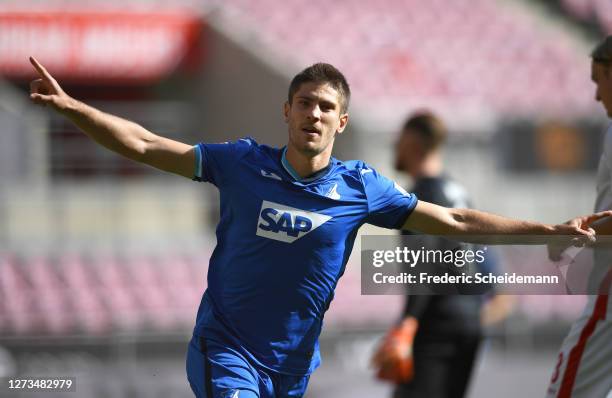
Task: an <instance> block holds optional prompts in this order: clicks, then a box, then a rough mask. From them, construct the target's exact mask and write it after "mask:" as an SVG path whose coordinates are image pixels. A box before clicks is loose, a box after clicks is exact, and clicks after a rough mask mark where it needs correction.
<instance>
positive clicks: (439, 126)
mask: <svg viewBox="0 0 612 398" xmlns="http://www.w3.org/2000/svg"><path fill="white" fill-rule="evenodd" d="M408 131H410V132H412V133H416V134H418V135H419V137H421V138H422V139H423V142H424V143H425V147H426V149H427V150H428V151H433V150H435V149H438V148H439V147H440V146H442V144H444V142H446V137H447V135H448V130H447V129H446V126H445V125H444V123H443V122H442V120H441V119H440V118H439V117H437V116H435V115H434V114H433V113H431V112H428V111H422V112H417V113H414V114H412V115H411V116H409V117H408V119H407V120H406V122H405V123H404V128H403V130H402V134H406V133H407V132H408Z"/></svg>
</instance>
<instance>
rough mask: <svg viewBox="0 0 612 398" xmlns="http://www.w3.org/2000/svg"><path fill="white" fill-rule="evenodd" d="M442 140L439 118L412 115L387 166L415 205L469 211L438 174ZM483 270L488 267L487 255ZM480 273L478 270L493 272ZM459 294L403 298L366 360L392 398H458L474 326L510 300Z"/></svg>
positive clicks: (461, 194)
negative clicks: (396, 317) (407, 184)
mask: <svg viewBox="0 0 612 398" xmlns="http://www.w3.org/2000/svg"><path fill="white" fill-rule="evenodd" d="M446 138H447V128H446V126H445V125H444V123H443V122H442V120H441V119H440V118H438V117H437V116H435V115H434V114H432V113H429V112H420V113H415V114H413V115H412V116H410V117H409V118H408V119H407V120H406V122H405V123H404V126H403V129H402V131H401V133H400V137H399V140H398V142H397V145H396V147H395V168H396V169H397V170H398V171H400V172H403V173H406V174H408V175H409V176H410V177H411V178H412V180H413V186H412V188H410V190H409V191H410V192H413V193H415V195H417V197H418V198H419V199H421V200H425V201H428V202H432V203H435V204H438V205H440V206H445V207H471V203H470V199H469V197H468V194H467V191H466V190H465V188H464V187H462V186H461V185H460V184H458V183H457V182H455V181H454V180H452V179H451V178H450V177H449V176H448V175H447V174H446V173H445V172H444V165H443V153H442V152H443V147H444V144H445V142H446ZM405 233H409V232H408V231H405ZM427 247H431V248H436V247H438V248H441V250H444V249H445V248H448V242H444V241H442V239H441V238H435V237H431V239H428V244H427ZM486 264H487V265H488V266H489V268H494V261H493V260H492V257H491V255H489V254H488V255H487V261H486ZM483 265H484V264H483ZM482 268H483V267H481V269H479V271H481V272H489V271H494V269H488V270H486V271H485V270H484V269H482ZM446 293H449V292H446ZM461 293H469V292H466V291H463V290H461V291H458V292H457V294H444V292H442V293H441V294H440V293H438V294H436V292H432V293H431V294H419V295H410V296H406V302H405V305H404V310H403V313H402V318H401V320H400V321H399V323H398V325H397V326H394V327H393V328H392V329H391V330H390V331H389V333H388V334H387V336H386V337H385V339H384V341H383V342H382V344H381V346H380V347H379V349H378V351H377V352H376V354H375V357H374V363H375V365H376V366H377V367H378V377H379V378H381V379H383V380H389V381H392V382H394V383H396V384H397V387H396V389H395V392H394V397H395V398H405V397H406V398H407V397H438V398H447V397H448V398H450V397H463V396H464V395H465V392H466V390H467V387H468V383H469V380H470V375H471V374H472V369H473V365H474V361H475V358H476V354H477V351H478V347H479V345H480V341H481V338H482V327H481V320H484V321H485V322H486V323H491V322H493V321H498V320H500V319H503V317H505V315H507V313H508V311H509V310H510V308H511V305H510V303H511V301H510V300H509V299H508V296H493V297H494V298H493V299H492V300H491V301H489V305H487V306H483V303H484V299H483V296H481V295H479V294H461ZM472 293H476V292H472ZM484 308H487V310H486V312H485V311H484Z"/></svg>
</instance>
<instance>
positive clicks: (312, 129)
mask: <svg viewBox="0 0 612 398" xmlns="http://www.w3.org/2000/svg"><path fill="white" fill-rule="evenodd" d="M302 132H304V133H306V134H308V135H311V136H316V135H321V131H320V130H319V129H317V128H316V127H313V126H307V127H302Z"/></svg>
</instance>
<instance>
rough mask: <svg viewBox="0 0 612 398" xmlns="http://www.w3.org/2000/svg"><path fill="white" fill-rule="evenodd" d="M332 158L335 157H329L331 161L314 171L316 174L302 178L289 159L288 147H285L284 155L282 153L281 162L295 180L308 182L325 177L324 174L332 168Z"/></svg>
mask: <svg viewBox="0 0 612 398" xmlns="http://www.w3.org/2000/svg"><path fill="white" fill-rule="evenodd" d="M332 159H333V158H330V159H329V163H328V164H327V166H325V167H324V168H323V169H321V170H319V171H317V172H316V173H314V174H312V175H310V176H308V177H305V178H302V177H300V175H299V174H298V173H297V171H295V169H294V168H293V167H292V166H291V165H290V164H289V161H288V160H287V147H284V148H283V152H282V155H281V164H282V165H283V168H284V169H285V171H286V172H287V174H289V175H290V176H291V178H293V179H294V180H295V181H297V182H299V183H302V184H306V183H309V182H312V181H315V180H317V179H319V178H321V177H323V176H324V175H326V174H327V173H328V172H329V170H331V165H332Z"/></svg>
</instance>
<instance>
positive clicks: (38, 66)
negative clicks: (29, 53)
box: [30, 57, 53, 81]
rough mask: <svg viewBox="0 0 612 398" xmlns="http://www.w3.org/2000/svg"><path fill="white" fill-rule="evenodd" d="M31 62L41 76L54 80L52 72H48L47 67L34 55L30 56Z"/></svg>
mask: <svg viewBox="0 0 612 398" xmlns="http://www.w3.org/2000/svg"><path fill="white" fill-rule="evenodd" d="M30 63H31V64H32V66H34V68H35V69H36V71H37V72H38V74H39V75H40V76H42V77H43V78H45V79H47V80H49V81H52V80H53V77H52V76H51V74H50V73H49V72H47V69H46V68H45V67H44V66H42V65H41V64H40V63H39V62H38V61H37V60H36V58H34V57H30Z"/></svg>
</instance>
